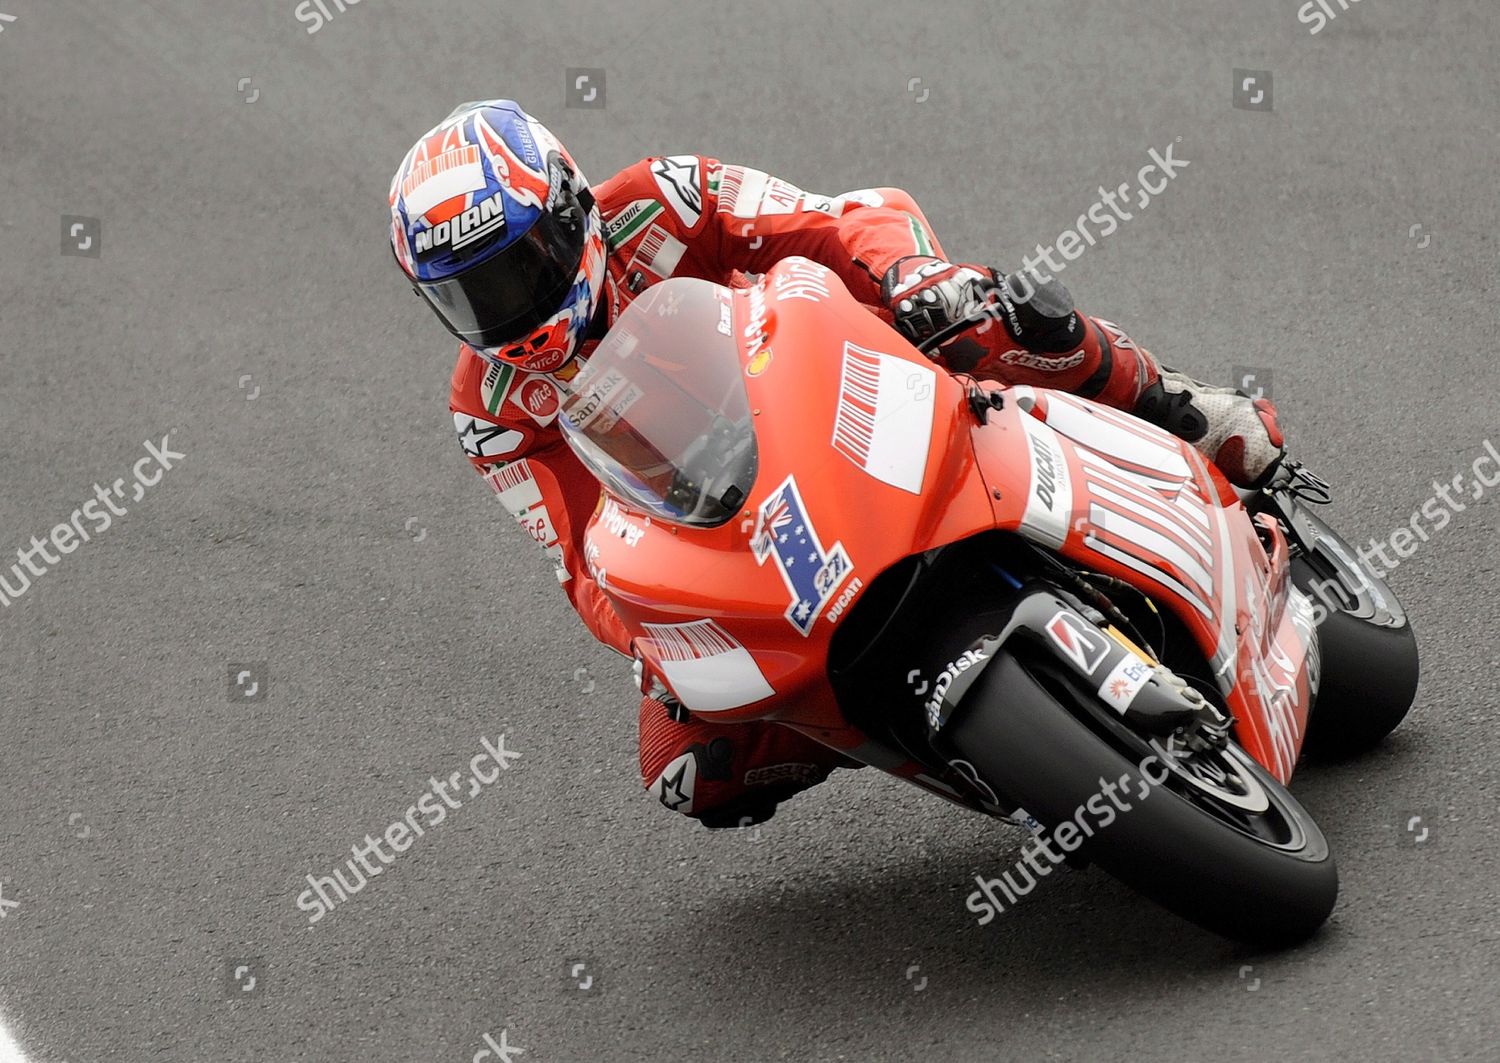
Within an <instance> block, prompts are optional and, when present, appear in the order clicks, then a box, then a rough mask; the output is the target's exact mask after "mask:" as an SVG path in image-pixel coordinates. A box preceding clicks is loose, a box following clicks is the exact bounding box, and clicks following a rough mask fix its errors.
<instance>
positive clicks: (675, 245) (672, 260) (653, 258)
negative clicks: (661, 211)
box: [631, 225, 687, 280]
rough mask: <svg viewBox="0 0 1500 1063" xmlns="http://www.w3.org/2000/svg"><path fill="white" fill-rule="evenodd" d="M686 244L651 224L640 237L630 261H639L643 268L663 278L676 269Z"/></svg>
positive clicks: (658, 226)
mask: <svg viewBox="0 0 1500 1063" xmlns="http://www.w3.org/2000/svg"><path fill="white" fill-rule="evenodd" d="M686 250H687V245H686V244H684V243H683V242H682V241H681V240H678V239H677V238H676V237H674V236H669V235H668V234H667V231H666V230H665V229H663V228H662V227H661V226H660V225H653V226H651V228H649V229H647V230H646V235H645V236H643V237H641V243H640V246H639V247H637V248H636V249H635V255H634V256H633V257H632V258H631V262H633V263H634V262H639V263H640V264H641V265H642V266H643V267H644V268H646V269H648V270H650V271H651V272H652V273H655V274H656V275H657V276H658V277H661V278H662V279H663V280H665V279H666V278H667V277H670V276H671V275H672V273H673V272H674V271H675V270H676V269H677V263H678V262H680V261H682V253H683V252H684V251H686Z"/></svg>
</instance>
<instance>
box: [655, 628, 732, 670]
mask: <svg viewBox="0 0 1500 1063" xmlns="http://www.w3.org/2000/svg"><path fill="white" fill-rule="evenodd" d="M641 626H642V627H644V628H645V629H646V632H647V633H648V634H649V635H650V636H651V637H652V638H653V639H655V640H656V648H657V651H658V652H659V654H660V656H661V659H662V660H664V661H691V660H694V659H696V658H699V657H716V656H718V655H719V654H721V653H728V652H729V651H730V650H735V649H739V646H740V644H739V643H738V642H736V641H734V638H733V636H731V635H730V634H729V633H728V632H727V631H725V630H724V629H723V628H721V627H720V626H719V625H718V624H715V623H714V622H713V621H712V620H699V621H697V622H695V623H692V624H642V625H641Z"/></svg>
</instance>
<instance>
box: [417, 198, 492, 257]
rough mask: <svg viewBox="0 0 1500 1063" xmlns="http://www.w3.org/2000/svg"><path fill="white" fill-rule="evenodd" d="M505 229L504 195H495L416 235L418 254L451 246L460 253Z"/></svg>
mask: <svg viewBox="0 0 1500 1063" xmlns="http://www.w3.org/2000/svg"><path fill="white" fill-rule="evenodd" d="M504 229H505V193H504V192H496V193H495V194H494V195H493V196H490V198H489V199H486V200H485V201H484V202H482V203H479V204H477V205H476V206H472V207H470V208H469V209H468V210H466V211H464V212H463V213H462V214H459V215H457V216H455V217H453V218H451V219H450V220H448V221H440V222H438V223H437V224H436V225H434V226H433V227H432V228H430V229H427V230H424V231H423V232H419V233H417V239H416V249H417V254H419V255H420V254H422V253H423V252H426V251H431V250H432V249H433V248H435V247H442V246H444V245H449V246H451V247H453V248H454V249H455V250H457V249H458V248H460V247H463V246H464V245H466V244H471V243H473V242H474V241H475V240H478V239H479V238H480V237H481V236H487V235H489V234H490V233H492V232H495V231H496V230H501V231H503V230H504Z"/></svg>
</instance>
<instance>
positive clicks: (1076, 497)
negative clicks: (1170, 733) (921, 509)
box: [974, 387, 1316, 782]
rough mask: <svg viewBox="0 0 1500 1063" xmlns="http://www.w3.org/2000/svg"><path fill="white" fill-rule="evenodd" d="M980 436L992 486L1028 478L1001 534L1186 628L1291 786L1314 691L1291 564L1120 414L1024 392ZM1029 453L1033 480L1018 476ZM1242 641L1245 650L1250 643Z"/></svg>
mask: <svg viewBox="0 0 1500 1063" xmlns="http://www.w3.org/2000/svg"><path fill="white" fill-rule="evenodd" d="M1007 397H1008V398H1010V399H1011V400H1012V401H1011V402H1010V403H1008V404H1007V406H1006V409H1005V410H1003V411H1001V415H999V416H997V417H995V418H992V420H991V424H990V425H989V426H986V427H983V428H978V429H976V430H975V433H974V434H975V445H976V450H977V451H978V453H979V456H980V464H981V467H983V468H985V475H986V479H987V481H989V482H991V483H995V484H1004V483H1005V482H1006V481H1007V480H1008V481H1009V482H1011V483H1017V482H1023V481H1026V480H1027V479H1029V485H1028V489H1027V491H1026V494H1025V496H1024V498H1017V497H1015V493H1014V492H1011V493H1010V495H1009V497H1003V498H1002V499H1001V500H999V501H997V502H996V503H995V508H996V515H997V517H998V518H999V522H1000V524H1001V526H1003V527H1009V528H1012V529H1014V530H1017V531H1019V532H1020V533H1021V534H1023V535H1025V536H1027V537H1028V538H1030V539H1032V540H1034V541H1036V542H1039V543H1042V544H1044V545H1046V546H1048V547H1051V548H1052V549H1055V550H1057V551H1058V552H1059V553H1060V554H1062V555H1064V556H1066V557H1068V558H1070V559H1072V560H1074V561H1076V562H1078V563H1079V564H1081V565H1084V566H1086V567H1087V568H1090V569H1094V570H1096V571H1099V572H1103V573H1106V574H1108V575H1111V576H1115V577H1117V578H1119V579H1122V580H1124V581H1125V582H1127V583H1129V584H1131V585H1132V586H1134V587H1137V588H1139V589H1140V590H1142V591H1144V592H1145V593H1146V594H1148V595H1150V597H1151V598H1152V599H1153V600H1154V601H1155V602H1157V603H1158V604H1159V605H1163V606H1165V607H1166V608H1169V609H1170V610H1171V611H1172V612H1173V613H1175V614H1176V615H1177V616H1178V618H1179V619H1181V620H1182V621H1183V623H1184V624H1186V626H1187V629H1188V630H1189V631H1190V632H1191V633H1192V634H1193V636H1194V638H1195V639H1196V640H1197V642H1198V645H1199V647H1200V649H1201V650H1202V651H1203V654H1204V656H1205V658H1207V660H1208V661H1209V663H1210V666H1211V668H1212V670H1213V672H1214V674H1215V677H1216V679H1217V682H1218V686H1219V690H1220V691H1221V693H1223V694H1224V696H1225V698H1226V700H1227V702H1228V704H1229V707H1230V709H1231V711H1232V712H1233V714H1234V716H1235V718H1236V737H1237V738H1238V739H1239V741H1240V743H1241V744H1242V745H1243V746H1244V747H1245V749H1246V750H1247V751H1248V752H1249V753H1250V754H1251V756H1253V757H1255V759H1256V760H1257V761H1258V762H1260V763H1261V764H1263V765H1264V766H1265V767H1266V768H1267V770H1269V771H1271V772H1272V773H1273V774H1275V775H1276V777H1277V778H1278V779H1280V780H1282V781H1283V782H1285V781H1286V780H1288V779H1289V778H1290V777H1291V774H1292V769H1293V766H1294V765H1295V763H1296V759H1297V752H1298V750H1299V749H1300V748H1301V743H1302V736H1303V734H1304V732H1305V730H1306V726H1307V712H1308V708H1309V705H1310V703H1311V694H1312V692H1313V690H1314V689H1315V683H1316V670H1315V658H1314V659H1313V660H1312V661H1310V660H1309V644H1310V642H1311V639H1312V628H1311V623H1310V615H1311V612H1310V609H1309V608H1308V603H1307V601H1306V599H1305V598H1304V597H1303V596H1302V595H1301V594H1300V593H1298V592H1296V591H1295V590H1293V589H1291V588H1290V585H1289V582H1288V579H1287V565H1288V559H1287V551H1286V542H1285V539H1284V538H1282V537H1281V534H1280V531H1279V529H1276V528H1275V527H1274V525H1272V524H1270V523H1269V522H1267V523H1266V524H1264V525H1262V533H1263V534H1264V535H1265V538H1266V540H1267V542H1268V543H1269V544H1270V548H1269V550H1268V548H1267V544H1266V543H1263V542H1262V539H1261V536H1260V535H1257V533H1256V527H1257V526H1256V524H1255V523H1254V522H1253V521H1252V519H1251V517H1250V515H1249V513H1248V512H1247V511H1246V510H1245V509H1244V507H1243V506H1242V505H1240V503H1239V500H1238V497H1237V496H1236V495H1235V494H1234V492H1233V489H1232V488H1230V486H1229V485H1228V483H1227V481H1225V480H1224V478H1223V476H1222V475H1221V474H1220V473H1219V472H1218V470H1216V469H1214V468H1212V467H1211V466H1210V465H1209V464H1208V463H1207V462H1206V461H1204V459H1203V458H1202V457H1201V456H1200V455H1199V454H1198V453H1197V452H1196V451H1194V450H1193V449H1192V448H1191V447H1190V446H1188V445H1187V444H1185V443H1183V442H1182V441H1180V440H1178V439H1176V438H1175V437H1173V436H1171V435H1169V434H1167V433H1166V432H1163V431H1161V430H1160V429H1158V428H1155V427H1154V426H1152V425H1149V424H1146V423H1145V422H1144V421H1141V420H1139V419H1137V418H1134V417H1131V416H1129V415H1127V414H1124V413H1122V412H1120V411H1118V410H1114V409H1111V408H1109V407H1106V406H1101V405H1099V404H1098V403H1094V402H1090V401H1088V400H1087V399H1080V398H1078V397H1076V396H1073V395H1068V394H1066V393H1063V392H1057V391H1049V390H1044V389H1032V388H1027V387H1019V388H1013V389H1011V390H1010V391H1009V392H1007ZM1016 434H1018V435H1019V436H1020V438H1021V439H1023V440H1024V441H1025V444H1026V446H1025V452H1026V453H1027V454H1028V455H1029V460H1030V463H1031V468H1030V470H1029V478H1028V477H1024V476H1022V477H1019V478H1018V477H1017V470H1015V469H1014V468H1012V467H1008V466H1007V464H1006V462H1007V460H1009V461H1014V457H1013V456H1014V455H1015V454H1016V453H1019V452H1020V448H1018V447H1016V446H1015V444H1014V439H1015V435H1016ZM1242 633H1243V635H1244V637H1242Z"/></svg>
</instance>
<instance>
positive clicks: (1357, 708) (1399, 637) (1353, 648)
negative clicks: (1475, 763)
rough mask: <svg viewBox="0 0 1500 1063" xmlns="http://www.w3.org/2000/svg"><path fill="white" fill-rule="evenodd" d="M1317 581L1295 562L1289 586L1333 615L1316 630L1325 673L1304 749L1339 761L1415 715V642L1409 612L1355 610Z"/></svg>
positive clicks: (1303, 564) (1310, 570) (1302, 564)
mask: <svg viewBox="0 0 1500 1063" xmlns="http://www.w3.org/2000/svg"><path fill="white" fill-rule="evenodd" d="M1317 579H1318V577H1317V575H1316V573H1315V572H1314V571H1313V568H1312V566H1311V565H1309V564H1308V562H1307V561H1306V560H1304V559H1302V558H1297V559H1296V560H1294V561H1293V562H1292V582H1293V583H1295V584H1296V585H1297V587H1298V588H1299V589H1300V590H1302V591H1303V592H1304V593H1306V594H1307V595H1308V596H1309V597H1311V598H1312V600H1313V602H1314V603H1316V604H1317V605H1318V606H1319V607H1321V608H1322V609H1326V610H1327V611H1328V616H1327V619H1325V620H1324V621H1323V622H1322V623H1321V624H1319V625H1318V629H1317V630H1318V645H1319V648H1320V650H1321V656H1322V676H1321V679H1320V680H1319V683H1318V696H1317V699H1316V700H1315V701H1314V702H1313V708H1312V713H1311V715H1310V716H1309V717H1308V721H1307V738H1306V740H1305V741H1304V743H1303V746H1302V748H1303V751H1304V752H1305V753H1306V754H1307V755H1308V756H1310V757H1313V758H1317V759H1324V760H1340V759H1345V758H1348V757H1352V756H1356V755H1358V754H1360V753H1364V752H1367V751H1368V750H1370V749H1371V748H1373V747H1374V746H1376V745H1378V744H1379V743H1380V741H1381V739H1383V738H1385V736H1386V735H1388V734H1390V733H1391V732H1392V731H1394V730H1395V729H1396V726H1397V725H1398V724H1400V723H1401V721H1402V720H1403V719H1405V718H1406V714H1407V713H1408V712H1410V711H1411V707H1412V702H1413V700H1414V699H1415V697H1416V693H1417V680H1418V674H1419V667H1418V662H1417V639H1416V636H1415V635H1414V634H1413V633H1412V630H1411V624H1410V623H1408V622H1407V620H1406V617H1405V616H1404V615H1401V616H1399V617H1393V616H1391V615H1389V614H1387V613H1384V612H1383V611H1382V612H1379V613H1376V614H1374V615H1371V612H1372V611H1371V610H1370V609H1369V608H1368V607H1361V606H1363V603H1357V608H1359V611H1358V612H1356V611H1351V610H1349V609H1344V608H1339V607H1338V602H1337V601H1334V600H1331V599H1332V597H1333V596H1332V595H1326V594H1325V595H1324V596H1320V595H1318V593H1317V592H1316V590H1314V585H1315V583H1316V582H1317ZM1386 593H1387V594H1389V590H1387V591H1386Z"/></svg>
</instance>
